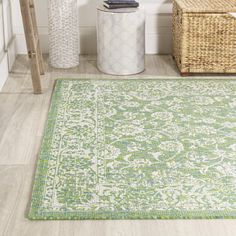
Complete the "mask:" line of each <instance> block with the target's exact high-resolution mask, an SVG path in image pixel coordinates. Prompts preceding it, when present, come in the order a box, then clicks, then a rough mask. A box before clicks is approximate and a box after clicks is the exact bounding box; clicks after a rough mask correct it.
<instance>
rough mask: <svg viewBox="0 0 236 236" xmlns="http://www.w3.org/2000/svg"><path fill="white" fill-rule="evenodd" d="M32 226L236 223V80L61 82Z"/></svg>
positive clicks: (40, 170)
mask: <svg viewBox="0 0 236 236" xmlns="http://www.w3.org/2000/svg"><path fill="white" fill-rule="evenodd" d="M29 218H30V219H193V218H194V219H196V218H206V219H214V218H236V81H234V80H207V79H205V80H183V79H179V80H178V79H168V80H100V81H99V80H58V81H57V83H56V87H55V91H54V95H53V98H52V104H51V108H50V112H49V116H48V121H47V125H46V130H45V135H44V138H43V143H42V147H41V152H40V155H39V161H38V167H37V171H36V177H35V183H34V188H33V195H32V204H31V209H30V213H29Z"/></svg>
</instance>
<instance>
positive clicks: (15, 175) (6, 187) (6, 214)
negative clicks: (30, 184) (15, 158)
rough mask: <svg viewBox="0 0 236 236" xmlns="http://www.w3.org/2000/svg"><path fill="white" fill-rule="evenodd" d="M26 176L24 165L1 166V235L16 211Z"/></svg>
mask: <svg viewBox="0 0 236 236" xmlns="http://www.w3.org/2000/svg"><path fill="white" fill-rule="evenodd" d="M24 177H25V175H24V166H0V235H3V234H4V229H5V225H7V224H8V221H9V220H10V218H11V216H12V215H13V214H14V213H15V210H16V207H17V202H18V201H19V199H20V197H21V190H22V186H23V185H24Z"/></svg>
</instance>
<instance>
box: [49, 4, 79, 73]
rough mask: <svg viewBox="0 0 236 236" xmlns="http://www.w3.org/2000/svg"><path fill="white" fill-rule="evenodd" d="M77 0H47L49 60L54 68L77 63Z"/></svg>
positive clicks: (66, 66)
mask: <svg viewBox="0 0 236 236" xmlns="http://www.w3.org/2000/svg"><path fill="white" fill-rule="evenodd" d="M77 6H78V3H77V0H49V19H48V20H49V61H50V65H51V66H53V67H56V68H65V69H66V68H71V67H75V66H78V65H79V35H78V29H79V24H78V7H77Z"/></svg>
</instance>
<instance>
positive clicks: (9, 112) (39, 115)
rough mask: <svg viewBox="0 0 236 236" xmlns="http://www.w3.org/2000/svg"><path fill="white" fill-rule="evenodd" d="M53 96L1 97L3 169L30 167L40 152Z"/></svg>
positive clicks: (1, 154) (0, 149)
mask: <svg viewBox="0 0 236 236" xmlns="http://www.w3.org/2000/svg"><path fill="white" fill-rule="evenodd" d="M49 102H50V95H45V94H44V95H32V94H28V95H26V94H11V95H7V94H0V124H1V125H0V133H1V138H0V165H16V164H28V163H29V162H30V160H31V158H33V157H35V156H36V154H37V152H38V148H39V145H38V142H39V140H37V136H39V135H41V134H42V130H43V126H44V123H45V119H46V112H47V109H48V106H49Z"/></svg>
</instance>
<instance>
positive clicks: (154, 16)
mask: <svg viewBox="0 0 236 236" xmlns="http://www.w3.org/2000/svg"><path fill="white" fill-rule="evenodd" d="M48 1H49V0H35V5H36V8H37V18H38V28H39V34H40V40H41V45H42V49H43V52H48V21H47V4H48ZM171 2H172V0H140V4H141V7H142V8H144V9H145V11H146V16H147V17H146V52H147V53H148V54H156V53H160V54H167V53H170V52H171V11H172V3H171ZM100 3H102V0H78V4H79V19H80V27H79V31H80V41H81V45H80V47H81V53H82V54H95V53H96V6H97V5H98V4H100ZM13 25H14V31H15V33H16V42H17V52H18V53H19V54H24V53H26V47H25V42H24V34H23V32H24V31H23V27H22V21H21V18H20V9H19V3H18V1H16V0H15V5H14V22H13Z"/></svg>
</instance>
